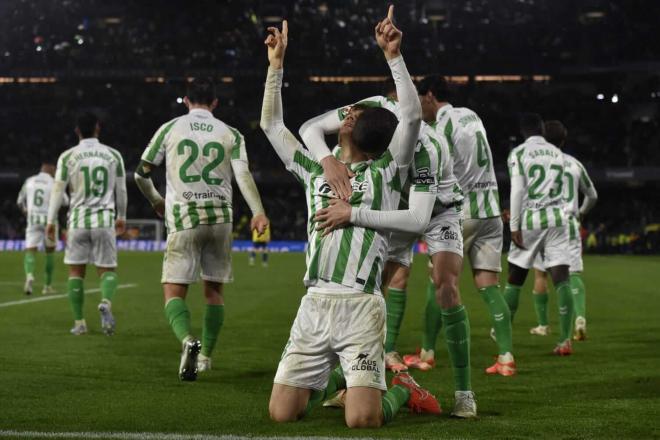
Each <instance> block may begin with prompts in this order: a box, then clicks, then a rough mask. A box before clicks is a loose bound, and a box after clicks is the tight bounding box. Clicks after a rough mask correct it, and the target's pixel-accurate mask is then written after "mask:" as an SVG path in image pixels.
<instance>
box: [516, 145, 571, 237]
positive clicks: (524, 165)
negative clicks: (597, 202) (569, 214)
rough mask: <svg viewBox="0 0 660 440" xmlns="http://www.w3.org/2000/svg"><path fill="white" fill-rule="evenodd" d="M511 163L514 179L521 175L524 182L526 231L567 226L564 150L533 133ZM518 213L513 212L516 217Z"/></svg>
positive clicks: (518, 149)
mask: <svg viewBox="0 0 660 440" xmlns="http://www.w3.org/2000/svg"><path fill="white" fill-rule="evenodd" d="M508 165H509V174H510V176H511V178H512V181H513V178H514V176H520V177H522V179H523V182H524V192H523V198H522V205H521V213H520V225H519V226H521V228H522V229H526V230H532V229H547V228H549V227H560V226H564V225H565V224H566V216H565V214H564V203H565V202H564V197H563V194H564V188H563V185H564V183H563V182H564V180H563V179H564V155H563V153H562V152H561V150H559V148H557V147H555V146H554V145H552V144H550V143H549V142H547V141H546V140H545V139H544V138H543V137H541V136H532V137H530V138H528V139H527V140H526V141H525V142H524V143H523V144H521V145H519V146H517V147H516V148H514V149H513V150H511V153H510V154H509V159H508ZM512 192H513V188H512ZM512 206H513V204H512ZM512 211H513V209H512ZM514 214H515V213H513V212H512V215H511V216H512V218H514V217H515V215H514ZM512 230H514V227H512Z"/></svg>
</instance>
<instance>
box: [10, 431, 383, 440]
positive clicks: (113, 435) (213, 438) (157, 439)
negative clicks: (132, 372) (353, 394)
mask: <svg viewBox="0 0 660 440" xmlns="http://www.w3.org/2000/svg"><path fill="white" fill-rule="evenodd" d="M0 437H18V438H64V439H67V438H84V439H113V440H114V439H116V440H335V439H341V438H345V437H302V436H296V437H245V436H242V435H211V434H176V433H164V432H93V431H92V432H54V431H50V432H44V431H13V430H0ZM361 440H374V439H373V438H361ZM381 440H383V439H381ZM385 440H387V439H385Z"/></svg>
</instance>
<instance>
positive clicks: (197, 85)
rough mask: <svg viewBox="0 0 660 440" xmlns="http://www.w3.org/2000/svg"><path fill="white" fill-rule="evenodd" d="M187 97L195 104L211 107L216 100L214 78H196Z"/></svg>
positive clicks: (189, 87)
mask: <svg viewBox="0 0 660 440" xmlns="http://www.w3.org/2000/svg"><path fill="white" fill-rule="evenodd" d="M186 96H187V97H188V99H189V100H190V102H192V103H195V104H203V105H211V104H213V100H214V99H215V98H216V93H215V83H214V82H213V79H212V78H196V79H194V80H193V81H192V82H191V83H189V84H188V90H187V92H186Z"/></svg>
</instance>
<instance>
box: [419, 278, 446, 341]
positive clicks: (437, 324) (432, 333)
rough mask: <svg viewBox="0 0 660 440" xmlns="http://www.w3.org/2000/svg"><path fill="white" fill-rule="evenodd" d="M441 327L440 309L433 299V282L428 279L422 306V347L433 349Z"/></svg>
mask: <svg viewBox="0 0 660 440" xmlns="http://www.w3.org/2000/svg"><path fill="white" fill-rule="evenodd" d="M441 328H442V310H441V309H440V306H439V305H438V302H437V300H436V299H435V284H433V281H431V280H429V282H428V284H427V285H426V307H425V308H424V333H423V334H422V348H423V349H424V350H427V351H428V350H434V351H435V343H436V341H437V340H438V333H440V329H441Z"/></svg>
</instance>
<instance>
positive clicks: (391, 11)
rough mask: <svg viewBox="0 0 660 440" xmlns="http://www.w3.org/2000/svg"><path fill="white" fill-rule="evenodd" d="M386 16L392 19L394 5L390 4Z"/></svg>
mask: <svg viewBox="0 0 660 440" xmlns="http://www.w3.org/2000/svg"><path fill="white" fill-rule="evenodd" d="M387 18H389V19H390V20H394V5H390V8H389V9H388V10H387Z"/></svg>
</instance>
